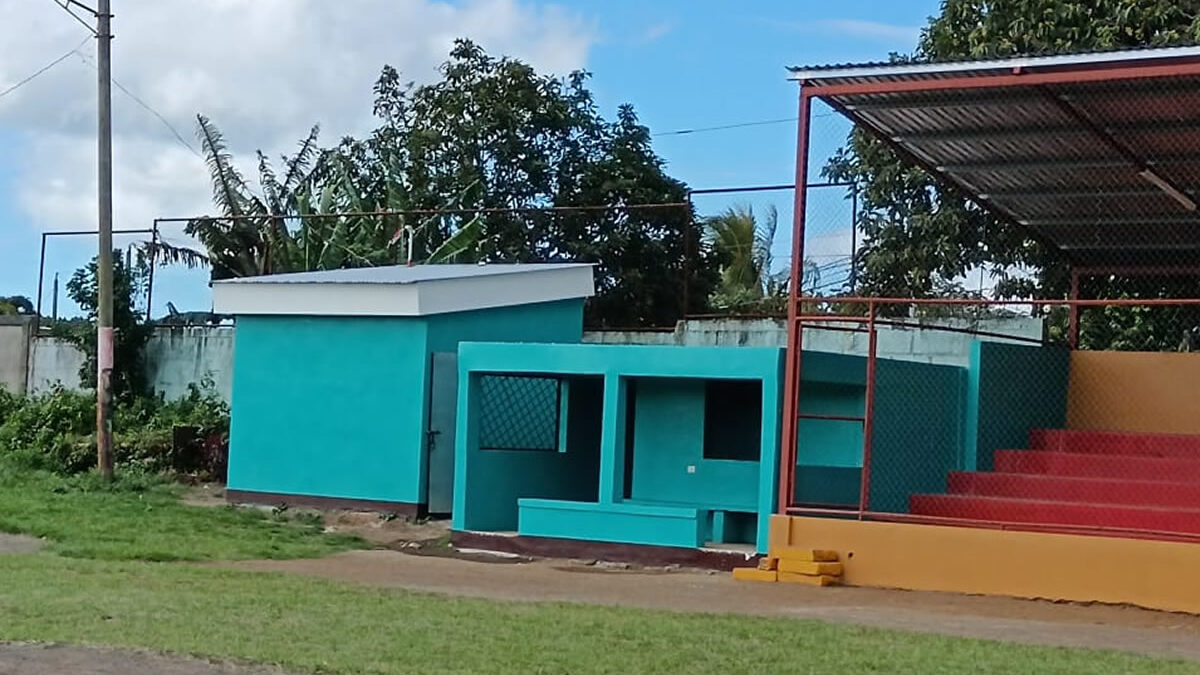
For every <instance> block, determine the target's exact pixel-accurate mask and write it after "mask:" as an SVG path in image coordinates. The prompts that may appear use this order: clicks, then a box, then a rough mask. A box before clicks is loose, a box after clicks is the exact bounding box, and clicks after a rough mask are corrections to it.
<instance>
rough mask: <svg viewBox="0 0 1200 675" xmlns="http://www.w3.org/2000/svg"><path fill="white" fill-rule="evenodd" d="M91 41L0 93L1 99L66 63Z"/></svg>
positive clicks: (81, 43) (85, 40)
mask: <svg viewBox="0 0 1200 675" xmlns="http://www.w3.org/2000/svg"><path fill="white" fill-rule="evenodd" d="M91 39H92V38H91V37H86V38H84V39H83V42H80V43H79V44H78V45H76V46H75V47H74V48H73V49H71V51H69V52H67V53H66V54H63V55H62V56H60V57H58V58H57V59H54V60H53V61H51V62H50V63H47V64H46V65H44V66H42V67H41V68H38V69H37V70H35V71H34V72H33V73H32V74H30V75H29V76H28V77H26V78H25V79H23V80H21V81H19V82H17V83H16V84H14V85H12V86H11V87H9V88H8V89H5V90H4V91H0V98H4V97H5V96H8V95H9V94H11V93H13V92H14V91H16V90H18V89H20V88H21V87H23V86H25V85H27V84H29V83H30V82H32V81H33V80H34V79H36V78H37V77H38V76H40V75H41V74H42V73H45V72H46V71H47V70H50V69H51V68H53V67H54V66H57V65H58V64H60V63H62V62H63V61H66V60H67V59H68V58H69V57H70V56H71V55H72V54H76V53H78V52H79V49H80V48H81V47H83V46H84V45H85V44H87V43H88V40H91Z"/></svg>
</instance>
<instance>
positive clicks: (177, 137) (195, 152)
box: [75, 48, 203, 157]
mask: <svg viewBox="0 0 1200 675" xmlns="http://www.w3.org/2000/svg"><path fill="white" fill-rule="evenodd" d="M75 53H76V54H78V55H79V58H80V59H82V60H83V62H84V63H86V64H88V65H89V66H91V67H92V68H95V67H96V63H95V62H94V61H92V59H91V57H89V56H88V55H87V54H84V53H82V52H80V51H78V48H76V51H75ZM110 79H111V80H112V83H113V85H115V86H116V88H117V89H119V90H121V93H122V94H125V95H126V96H128V97H129V98H130V100H132V101H133V102H134V103H136V104H138V105H139V106H141V107H142V108H144V109H145V110H146V112H148V113H150V114H151V115H154V116H155V117H156V118H158V121H159V122H162V124H163V126H165V127H166V128H167V129H168V130H169V131H170V132H171V134H172V135H173V136H175V140H177V141H179V142H180V144H182V145H183V147H185V148H187V149H188V150H190V151H191V152H192V154H193V155H195V156H197V157H203V155H201V154H200V151H199V150H197V149H196V148H195V147H194V146H193V145H192V144H191V143H188V142H187V139H185V138H184V137H183V134H181V133H179V130H178V129H176V128H175V125H173V124H171V122H170V121H168V120H167V118H166V117H164V116H163V115H162V113H160V112H158V111H157V110H155V109H154V108H153V107H152V106H151V105H150V104H149V103H146V102H145V101H143V100H142V99H141V98H139V97H138V96H137V94H134V93H133V92H132V91H129V89H127V88H126V87H125V85H123V84H121V83H120V82H118V81H117V78H115V77H114V78H110Z"/></svg>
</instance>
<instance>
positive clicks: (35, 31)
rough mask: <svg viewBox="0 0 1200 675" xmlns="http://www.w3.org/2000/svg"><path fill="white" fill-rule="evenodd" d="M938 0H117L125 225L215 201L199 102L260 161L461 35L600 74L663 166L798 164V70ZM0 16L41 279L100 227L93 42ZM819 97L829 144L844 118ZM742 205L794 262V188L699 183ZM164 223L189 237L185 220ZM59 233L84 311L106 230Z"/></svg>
mask: <svg viewBox="0 0 1200 675" xmlns="http://www.w3.org/2000/svg"><path fill="white" fill-rule="evenodd" d="M937 9H938V2H937V0H841V1H840V2H837V3H831V2H827V1H818V0H790V1H788V0H757V1H755V2H743V3H735V2H728V1H722V0H690V1H689V0H656V1H655V2H649V1H647V0H640V1H636V2H635V1H634V0H560V1H558V2H538V1H535V0H464V1H461V2H432V1H430V0H342V1H340V2H329V1H328V0H207V1H206V2H203V3H201V2H195V1H194V0H113V12H114V15H115V17H114V19H113V32H114V34H115V36H116V39H115V40H114V41H113V77H114V79H115V80H116V82H117V83H118V87H117V88H114V90H113V129H114V140H113V154H114V195H113V206H114V224H115V227H117V228H120V229H141V228H148V227H150V225H151V223H152V221H153V219H154V218H156V217H179V216H191V215H196V214H203V213H210V212H212V210H213V209H212V207H211V192H210V187H209V183H208V176H207V172H206V170H205V167H204V163H203V161H202V159H201V158H200V156H199V155H198V154H197V153H196V149H197V148H198V146H199V144H198V142H197V141H196V140H195V138H194V128H195V115H196V114H197V113H203V114H205V115H207V116H209V117H210V118H211V119H212V120H213V121H214V122H216V123H217V124H218V126H219V127H220V128H221V129H222V130H223V131H224V133H225V136H226V139H227V141H228V143H229V146H230V150H231V151H232V152H233V154H234V155H235V157H237V159H238V162H239V164H241V165H243V166H247V167H249V166H250V165H251V164H252V162H253V160H254V152H255V151H256V150H259V149H261V150H263V151H264V152H266V153H267V154H268V155H271V156H278V155H280V154H281V153H286V152H289V151H290V150H291V149H292V148H294V147H295V144H296V142H297V141H298V140H299V139H301V138H302V137H303V136H304V135H305V134H306V133H307V131H308V129H309V128H310V127H311V126H312V125H313V124H314V123H319V124H320V125H321V129H322V138H323V139H324V141H325V142H327V143H330V144H332V143H333V142H335V141H336V140H337V139H338V138H340V137H342V136H344V135H347V134H352V135H354V134H363V133H365V132H366V131H368V130H369V129H370V128H371V127H372V124H371V85H372V83H373V82H374V80H375V78H376V77H377V75H378V73H379V69H380V68H381V67H382V65H383V64H385V63H388V64H391V65H393V66H395V67H397V68H398V69H399V70H400V71H401V72H402V73H403V75H404V76H405V77H406V78H408V79H412V80H414V81H416V82H418V83H421V82H428V81H430V80H431V79H432V77H433V75H434V72H435V68H436V66H437V64H438V63H439V62H440V61H442V60H443V59H444V58H445V55H446V53H447V51H448V50H449V47H450V44H451V42H452V41H453V40H454V39H455V38H457V37H469V38H471V39H473V40H475V41H477V42H479V43H480V44H481V45H482V46H483V47H484V48H485V49H487V50H488V51H489V52H490V53H492V54H506V55H511V56H514V57H517V58H520V59H523V60H525V61H527V62H529V63H531V64H532V65H534V66H535V67H536V68H538V69H539V70H541V71H546V72H553V73H559V74H565V73H567V72H569V71H571V70H574V69H580V68H582V69H586V70H588V71H590V72H591V73H592V74H593V77H592V80H591V83H590V87H591V89H592V91H593V92H594V94H595V96H596V99H597V102H598V103H599V105H600V107H601V109H602V112H603V113H604V114H606V115H609V116H612V115H615V111H616V108H617V106H618V105H620V104H622V103H627V102H628V103H632V104H633V105H634V107H635V109H636V110H637V112H638V114H639V116H640V118H641V120H642V122H643V123H644V124H646V125H647V126H648V127H649V128H650V130H651V132H652V133H653V134H654V135H655V136H654V145H655V149H656V150H657V152H658V153H659V154H660V155H661V156H662V157H663V158H664V159H665V160H666V162H667V170H668V171H669V172H670V173H671V174H672V175H673V176H675V177H677V178H679V179H681V180H683V181H685V182H687V183H688V184H689V185H690V186H691V187H692V188H696V189H702V188H715V187H730V186H745V185H766V184H780V183H789V182H791V181H792V180H793V178H794V162H795V122H794V121H791V120H793V119H794V118H795V116H796V103H797V91H796V86H795V84H794V83H792V82H788V81H787V79H786V72H785V68H786V67H787V66H789V65H811V64H823V63H838V62H853V61H870V60H885V59H886V58H887V57H888V55H889V54H890V53H892V52H903V53H907V52H911V51H912V49H913V47H914V45H915V44H916V41H917V37H918V34H919V31H920V27H921V26H922V25H923V24H924V23H925V22H926V19H927V17H928V16H929V15H930V14H932V13H934V12H936V11H937ZM0 14H3V16H5V17H6V19H7V20H6V25H7V26H8V27H9V31H7V35H6V37H5V39H4V48H3V49H2V50H0V92H6V91H7V93H0V296H5V295H14V294H19V295H27V296H30V297H34V296H35V295H36V293H37V285H38V249H39V246H40V245H41V240H42V237H41V234H42V233H43V232H56V231H68V230H90V231H94V230H95V228H96V197H95V194H96V166H95V165H96V149H95V138H96V137H95V133H96V124H95V92H96V71H95V66H94V63H95V61H94V55H95V45H94V44H93V43H94V40H92V39H90V37H89V34H88V33H87V32H86V30H85V29H84V27H83V26H81V25H80V24H78V23H76V22H75V20H74V19H73V18H72V17H71V16H69V15H67V14H66V13H65V12H64V11H63V10H62V9H61V8H59V7H57V6H56V3H55V0H0ZM63 56H66V58H63V59H62V60H61V61H59V62H58V63H56V65H54V66H52V67H51V68H49V69H48V70H46V71H45V72H43V73H41V74H40V75H38V76H36V77H34V78H33V79H31V80H29V81H28V82H27V83H25V84H22V85H20V86H17V87H16V88H15V89H12V90H11V91H8V90H10V88H12V87H14V85H17V84H18V83H20V82H21V81H22V80H24V79H26V78H27V77H29V76H30V75H32V74H33V73H35V72H36V71H38V70H39V69H41V68H43V67H45V66H46V65H47V64H50V63H51V62H53V61H56V60H57V59H59V58H60V57H63ZM815 113H816V115H817V116H816V117H815V119H814V122H813V142H814V146H815V152H814V154H815V155H816V158H815V160H814V161H820V158H821V157H822V156H824V155H825V154H827V153H829V152H831V151H832V150H833V149H835V148H836V147H837V146H838V145H839V143H840V141H841V140H842V139H843V138H844V136H845V133H846V131H847V129H848V127H847V126H846V124H845V122H844V121H843V120H841V119H840V118H838V117H837V116H836V115H832V114H830V113H829V112H828V111H827V110H820V109H818V110H816V111H815ZM779 120H783V121H779ZM758 122H764V123H763V124H754V125H751V126H739V127H736V128H729V129H719V130H709V131H705V129H708V128H710V127H721V126H728V125H742V124H747V123H758ZM688 130H694V131H692V132H691V133H680V132H687V131H688ZM177 134H178V136H177ZM844 197H845V194H844V192H843V191H841V190H840V189H834V188H827V189H822V190H817V191H814V193H813V194H812V196H811V205H810V209H811V210H810V212H809V234H808V237H809V238H808V240H807V241H806V249H807V250H809V251H811V253H812V257H813V258H814V260H815V261H816V262H817V263H818V264H820V265H823V266H825V269H826V270H827V271H828V275H829V278H830V279H836V277H837V276H838V275H839V274H844V271H845V270H844V264H843V263H842V262H840V261H843V260H844V259H845V257H846V256H847V255H849V253H850V250H851V241H850V236H851V230H852V228H851V227H850V220H851V216H850V207H849V204H848V203H847V202H846V200H845V198H844ZM734 203H745V204H749V205H751V206H752V207H754V208H755V210H756V212H757V213H762V212H763V211H764V210H765V209H767V208H768V207H770V206H776V207H777V208H778V209H779V216H780V217H779V223H780V225H779V233H778V236H777V237H776V241H775V247H774V248H775V250H776V254H777V260H782V261H783V262H782V263H780V264H786V256H787V251H789V250H790V237H789V233H788V230H789V224H790V219H791V210H790V208H789V204H790V195H788V194H787V193H783V192H780V193H758V194H755V195H720V196H715V195H714V196H699V197H697V198H696V205H697V207H698V209H699V210H700V211H701V212H702V213H706V214H707V213H716V212H719V211H720V210H722V209H724V208H726V207H728V206H730V205H732V204H734ZM164 238H165V239H166V241H168V242H170V243H175V244H187V243H188V241H187V239H186V238H185V237H183V235H182V233H181V231H180V230H179V226H177V225H176V226H167V227H166V228H165V229H164ZM140 239H144V235H130V236H118V237H117V238H116V240H115V243H116V244H117V245H118V246H127V245H129V244H131V243H133V242H134V241H137V240H140ZM47 242H48V243H47V251H46V275H45V289H44V291H43V304H44V307H43V311H44V313H46V314H49V313H50V307H51V288H52V283H53V282H52V280H53V277H54V275H55V273H58V274H59V275H60V278H61V282H62V285H63V286H64V289H62V290H60V294H59V311H60V314H62V315H70V314H72V313H74V312H75V311H76V309H75V308H74V307H73V306H72V304H71V303H70V301H69V300H67V299H66V294H65V283H66V280H67V279H68V278H69V277H70V275H71V273H72V272H73V271H74V270H75V269H77V268H79V267H81V266H83V265H84V264H86V263H87V262H88V260H89V259H90V258H91V257H92V256H93V255H94V254H95V249H96V240H95V237H94V236H70V237H67V236H53V237H49V238H48V239H47ZM167 301H171V302H172V303H173V304H174V305H175V306H176V307H177V308H178V309H179V310H180V311H189V310H196V311H206V310H208V309H209V308H210V306H211V300H210V294H209V290H208V286H207V272H206V271H204V270H187V269H185V268H178V267H167V268H164V269H160V270H159V273H158V276H157V277H156V280H155V288H154V300H153V307H152V308H151V309H152V314H153V315H154V316H156V317H157V316H161V315H163V314H165V313H166V302H167Z"/></svg>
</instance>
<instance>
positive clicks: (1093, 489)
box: [948, 471, 1200, 509]
mask: <svg viewBox="0 0 1200 675" xmlns="http://www.w3.org/2000/svg"><path fill="white" fill-rule="evenodd" d="M948 488H949V492H950V493H952V494H960V495H975V496H980V497H1008V498H1013V499H1037V500H1045V501H1060V502H1102V503H1105V504H1123V505H1127V506H1158V507H1167V508H1184V509H1188V508H1192V509H1200V483H1168V482H1163V481H1145V480H1126V479H1123V478H1122V479H1117V478H1076V477H1072V476H1055V475H1040V474H1030V473H968V472H963V471H954V472H951V473H950V476H949V479H948Z"/></svg>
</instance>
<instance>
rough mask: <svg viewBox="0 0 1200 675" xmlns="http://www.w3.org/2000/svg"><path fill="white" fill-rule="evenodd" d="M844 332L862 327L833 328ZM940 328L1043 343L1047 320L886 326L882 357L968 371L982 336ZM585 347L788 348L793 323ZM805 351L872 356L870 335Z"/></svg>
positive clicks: (612, 338)
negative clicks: (789, 326)
mask: <svg viewBox="0 0 1200 675" xmlns="http://www.w3.org/2000/svg"><path fill="white" fill-rule="evenodd" d="M908 321H910V322H913V323H917V320H915V319H910V320H908ZM830 325H831V326H839V327H843V328H850V327H854V326H855V325H856V324H850V323H845V324H830ZM939 328H957V329H968V328H970V329H974V330H977V331H982V332H986V333H996V334H999V335H1005V336H1011V337H1013V338H1024V339H1041V337H1042V330H1043V327H1042V320H1041V319H1037V318H1033V317H1004V318H989V319H981V320H978V321H971V320H968V319H925V320H923V321H922V322H921V324H920V327H912V328H909V327H896V326H880V327H879V342H878V345H877V349H876V353H877V354H878V355H879V356H880V357H881V358H891V359H899V360H905V361H921V362H924V363H937V364H945V365H957V366H965V365H967V362H968V360H969V359H970V353H971V342H972V341H974V340H976V339H982V340H996V341H1000V342H1004V341H1008V340H1004V339H1003V338H994V337H979V336H976V335H970V334H967V333H960V332H954V331H949V330H938V329H939ZM583 340H584V342H590V343H595V344H640V345H680V346H689V347H694V346H706V347H714V346H726V347H784V346H787V322H786V321H785V320H783V319H739V318H720V319H687V320H685V321H680V322H679V324H678V325H677V326H676V327H675V330H674V331H591V332H588V333H585V334H584V336H583ZM804 348H805V349H811V350H813V351H823V352H834V353H837V354H858V355H862V356H865V355H866V353H867V336H866V334H865V333H848V332H844V331H836V330H828V329H823V328H806V329H805V330H804Z"/></svg>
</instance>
